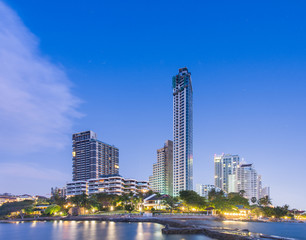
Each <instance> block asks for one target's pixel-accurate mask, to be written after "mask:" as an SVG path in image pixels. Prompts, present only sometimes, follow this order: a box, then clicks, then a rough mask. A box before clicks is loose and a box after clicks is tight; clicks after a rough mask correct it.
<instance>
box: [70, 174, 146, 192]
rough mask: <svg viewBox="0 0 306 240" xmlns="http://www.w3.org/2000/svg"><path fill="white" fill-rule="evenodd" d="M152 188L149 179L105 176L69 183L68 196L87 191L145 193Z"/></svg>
mask: <svg viewBox="0 0 306 240" xmlns="http://www.w3.org/2000/svg"><path fill="white" fill-rule="evenodd" d="M149 190H150V186H149V183H148V182H147V181H137V180H135V179H130V178H123V177H122V176H120V175H110V176H103V177H100V178H96V179H88V180H87V181H74V182H70V183H67V197H71V196H75V195H80V194H83V193H86V194H88V195H91V194H96V193H107V194H116V195H122V194H123V193H131V192H132V193H134V194H136V193H145V192H147V191H149Z"/></svg>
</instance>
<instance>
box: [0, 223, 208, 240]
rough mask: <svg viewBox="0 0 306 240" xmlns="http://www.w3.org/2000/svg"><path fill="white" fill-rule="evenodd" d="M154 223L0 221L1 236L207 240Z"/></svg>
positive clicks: (7, 239) (15, 239) (6, 239)
mask: <svg viewBox="0 0 306 240" xmlns="http://www.w3.org/2000/svg"><path fill="white" fill-rule="evenodd" d="M162 228H163V226H162V225H159V224H156V223H114V222H97V221H85V222H74V221H72V222H68V221H56V222H35V223H30V222H27V223H19V224H12V223H3V224H0V239H1V240H2V239H3V240H157V239H165V240H175V239H185V240H208V239H209V238H207V237H205V236H201V235H168V236H167V235H163V234H162V233H161V229H162Z"/></svg>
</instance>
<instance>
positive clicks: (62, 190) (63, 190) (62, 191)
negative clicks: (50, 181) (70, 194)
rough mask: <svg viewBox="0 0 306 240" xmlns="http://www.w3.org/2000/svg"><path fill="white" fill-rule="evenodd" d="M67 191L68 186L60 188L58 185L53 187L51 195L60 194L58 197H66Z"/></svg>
mask: <svg viewBox="0 0 306 240" xmlns="http://www.w3.org/2000/svg"><path fill="white" fill-rule="evenodd" d="M66 193H67V189H66V187H62V188H58V187H55V188H51V197H55V196H58V197H62V198H65V197H66Z"/></svg>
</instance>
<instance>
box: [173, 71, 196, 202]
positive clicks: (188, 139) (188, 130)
mask: <svg viewBox="0 0 306 240" xmlns="http://www.w3.org/2000/svg"><path fill="white" fill-rule="evenodd" d="M172 88H173V195H174V196H178V195H179V192H180V191H181V190H193V106H192V105H193V103H192V98H193V91H192V84H191V73H190V72H189V71H188V69H187V68H186V67H184V68H180V69H179V73H178V74H177V75H176V76H174V77H173V78H172Z"/></svg>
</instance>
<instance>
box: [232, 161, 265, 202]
mask: <svg viewBox="0 0 306 240" xmlns="http://www.w3.org/2000/svg"><path fill="white" fill-rule="evenodd" d="M260 186H261V177H260V176H258V175H257V172H256V170H255V169H254V167H253V165H252V164H240V165H239V166H238V168H237V192H240V191H242V190H243V191H244V197H245V198H248V199H249V200H251V199H252V198H253V197H255V198H256V199H257V200H258V199H259V198H260V195H259V194H260V191H261V189H259V187H260Z"/></svg>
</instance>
